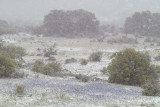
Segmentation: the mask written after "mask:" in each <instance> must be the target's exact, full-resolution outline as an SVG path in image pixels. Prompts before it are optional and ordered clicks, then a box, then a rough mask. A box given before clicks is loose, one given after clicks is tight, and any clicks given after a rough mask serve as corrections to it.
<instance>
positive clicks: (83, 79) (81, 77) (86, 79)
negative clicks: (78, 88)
mask: <svg viewBox="0 0 160 107" xmlns="http://www.w3.org/2000/svg"><path fill="white" fill-rule="evenodd" d="M75 78H76V79H78V80H81V81H82V82H88V81H89V80H90V78H89V77H88V76H85V75H81V74H78V75H75Z"/></svg>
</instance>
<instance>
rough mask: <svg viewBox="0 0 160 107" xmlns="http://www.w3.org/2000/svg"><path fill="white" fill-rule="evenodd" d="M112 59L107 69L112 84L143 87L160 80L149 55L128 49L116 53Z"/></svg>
mask: <svg viewBox="0 0 160 107" xmlns="http://www.w3.org/2000/svg"><path fill="white" fill-rule="evenodd" d="M111 58H113V59H112V62H111V63H110V64H109V66H108V68H107V70H108V74H109V82H111V83H120V84H126V85H139V86H141V85H143V84H144V83H145V81H147V80H151V79H157V78H158V76H157V74H156V72H155V69H154V67H153V66H151V64H150V57H149V55H148V54H147V53H141V52H137V51H135V50H134V49H130V48H128V49H125V50H122V51H120V52H116V53H114V54H113V55H112V57H111Z"/></svg>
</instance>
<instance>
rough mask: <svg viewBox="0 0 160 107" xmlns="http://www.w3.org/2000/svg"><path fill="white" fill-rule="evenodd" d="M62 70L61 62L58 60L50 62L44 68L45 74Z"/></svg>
mask: <svg viewBox="0 0 160 107" xmlns="http://www.w3.org/2000/svg"><path fill="white" fill-rule="evenodd" d="M60 71H61V64H60V63H57V62H52V63H48V64H47V65H45V66H44V68H43V74H45V75H52V74H54V73H56V72H60Z"/></svg>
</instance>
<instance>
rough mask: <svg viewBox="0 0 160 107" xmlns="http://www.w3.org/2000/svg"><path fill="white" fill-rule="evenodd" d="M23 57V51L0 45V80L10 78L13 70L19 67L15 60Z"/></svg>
mask: <svg viewBox="0 0 160 107" xmlns="http://www.w3.org/2000/svg"><path fill="white" fill-rule="evenodd" d="M24 55H25V49H24V48H22V47H17V46H10V45H8V46H6V45H4V44H0V78H1V77H10V76H11V74H12V73H13V72H15V69H18V68H20V67H21V62H20V61H18V60H17V59H19V58H22V56H24Z"/></svg>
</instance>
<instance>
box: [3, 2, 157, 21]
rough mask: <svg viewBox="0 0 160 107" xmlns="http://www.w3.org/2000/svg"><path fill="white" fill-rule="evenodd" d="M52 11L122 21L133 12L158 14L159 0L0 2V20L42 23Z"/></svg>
mask: <svg viewBox="0 0 160 107" xmlns="http://www.w3.org/2000/svg"><path fill="white" fill-rule="evenodd" d="M54 9H64V10H73V9H85V10H88V11H91V12H93V13H95V15H96V16H97V18H98V19H99V20H101V21H114V20H123V19H124V18H125V17H127V16H129V15H131V14H133V13H134V12H135V11H144V10H150V11H152V12H160V0H0V19H4V20H7V21H8V22H16V21H21V22H29V21H31V22H34V21H42V20H43V18H44V15H46V14H48V13H49V11H50V10H54Z"/></svg>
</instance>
